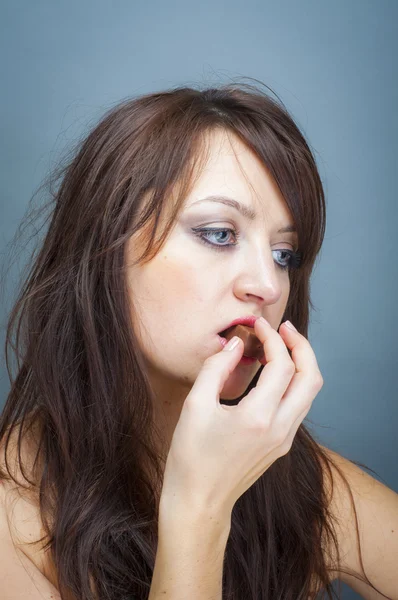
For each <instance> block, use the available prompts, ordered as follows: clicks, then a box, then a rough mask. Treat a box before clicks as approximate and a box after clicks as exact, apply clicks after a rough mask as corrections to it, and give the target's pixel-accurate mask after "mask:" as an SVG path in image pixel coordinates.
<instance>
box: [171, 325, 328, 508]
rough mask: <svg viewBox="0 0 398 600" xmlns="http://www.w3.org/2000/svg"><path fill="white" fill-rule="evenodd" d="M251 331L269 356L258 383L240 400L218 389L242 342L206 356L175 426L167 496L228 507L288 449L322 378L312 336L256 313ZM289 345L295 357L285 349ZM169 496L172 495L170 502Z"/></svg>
mask: <svg viewBox="0 0 398 600" xmlns="http://www.w3.org/2000/svg"><path fill="white" fill-rule="evenodd" d="M254 331H255V334H256V336H257V337H258V339H259V340H260V341H261V342H262V343H263V346H264V352H265V359H266V361H267V364H266V365H265V366H264V369H263V371H262V373H261V375H260V377H259V380H258V382H257V385H256V387H255V388H253V389H252V390H250V392H249V393H248V394H247V396H245V397H244V398H242V400H241V401H240V403H239V404H238V405H236V406H225V405H223V404H220V402H219V400H220V393H221V391H222V389H223V386H224V384H225V382H226V381H227V379H228V377H229V376H230V374H231V373H232V371H233V370H234V369H235V367H236V366H237V364H238V363H239V361H240V359H241V357H242V354H243V350H244V345H243V342H242V340H240V339H239V343H238V345H237V346H236V347H235V348H234V349H233V350H231V351H228V347H229V346H230V345H231V341H232V340H231V341H230V342H229V344H227V345H226V346H225V347H224V349H223V350H222V351H220V352H218V353H217V354H214V355H212V356H210V357H209V358H207V359H206V360H205V362H204V364H203V367H202V369H201V371H200V373H199V375H198V377H197V379H196V381H195V383H194V385H193V387H192V389H191V391H190V393H189V394H188V396H187V398H186V400H185V402H184V405H183V408H182V411H181V415H180V418H179V421H178V423H177V426H176V428H175V430H174V435H173V438H172V442H171V446H170V450H169V454H168V457H167V461H166V468H165V473H164V480H163V488H162V496H164V495H166V496H167V498H168V499H170V497H174V500H175V501H176V502H177V503H178V505H180V506H181V502H182V503H183V504H184V506H188V508H189V509H196V508H197V509H199V510H203V509H209V508H211V509H212V510H213V509H216V510H220V511H222V510H225V509H227V510H230V511H231V512H232V508H233V506H234V504H235V502H236V500H237V499H238V498H239V497H240V496H241V495H242V494H243V493H244V492H245V491H246V490H247V489H248V488H249V487H250V486H251V485H252V484H253V483H254V482H255V481H256V480H257V479H258V478H259V477H260V476H261V475H262V474H263V473H264V472H265V471H266V470H267V469H268V468H269V467H270V466H271V465H272V463H273V462H275V461H276V460H277V459H278V458H279V457H281V456H283V455H285V454H287V453H288V452H289V450H290V448H291V446H292V443H293V439H294V436H295V435H296V432H297V429H298V428H299V426H300V423H301V422H302V421H303V419H304V418H305V416H306V414H307V413H308V411H309V410H310V408H311V406H312V402H313V400H314V398H315V396H316V395H317V394H318V392H319V391H320V389H321V388H322V386H323V378H322V375H321V373H320V371H319V367H318V363H317V360H316V357H315V354H314V352H313V350H312V348H311V345H310V343H309V342H308V340H307V339H306V338H305V337H304V336H303V335H301V334H300V333H298V332H297V331H293V330H291V329H289V328H288V326H287V325H286V324H285V323H283V325H281V327H280V328H279V331H280V333H278V332H277V331H275V330H274V329H273V328H272V327H271V325H269V323H268V322H267V321H265V320H261V319H257V321H256V322H255V325H254ZM288 349H289V350H291V353H292V357H290V355H289V353H288ZM169 505H170V503H168V506H169Z"/></svg>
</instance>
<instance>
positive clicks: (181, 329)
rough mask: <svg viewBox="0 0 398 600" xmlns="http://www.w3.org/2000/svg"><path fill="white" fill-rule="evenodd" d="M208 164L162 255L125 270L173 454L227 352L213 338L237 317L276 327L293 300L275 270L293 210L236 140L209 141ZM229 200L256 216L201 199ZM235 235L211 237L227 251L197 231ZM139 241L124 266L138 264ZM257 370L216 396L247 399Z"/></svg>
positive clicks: (291, 238)
mask: <svg viewBox="0 0 398 600" xmlns="http://www.w3.org/2000/svg"><path fill="white" fill-rule="evenodd" d="M208 141H209V144H210V155H209V160H208V162H207V164H206V166H205V168H204V170H203V172H202V173H201V175H200V177H199V179H198V181H197V182H196V184H195V186H194V188H193V189H192V191H191V193H190V195H189V196H188V197H187V199H186V202H185V205H184V208H183V211H182V213H181V214H180V216H179V218H178V220H177V222H176V224H175V227H174V228H173V230H172V232H171V234H170V236H169V238H168V239H167V241H166V243H165V244H164V246H163V248H162V249H161V251H160V252H159V253H158V255H157V256H155V257H154V258H153V259H152V260H151V261H150V262H148V263H147V264H145V265H141V266H129V267H128V285H129V290H130V293H131V296H132V299H133V301H134V310H135V311H136V312H137V315H138V318H137V320H135V322H136V321H138V323H139V325H138V329H139V331H137V332H136V333H137V336H138V339H139V343H140V346H141V349H142V352H143V355H144V359H145V362H146V364H147V366H148V373H149V378H150V382H151V385H152V388H153V390H154V393H155V397H156V402H155V407H154V408H155V420H156V423H157V425H158V426H159V427H160V431H161V432H162V435H163V436H164V439H165V445H166V447H167V448H168V447H169V446H170V443H171V438H172V435H173V432H174V429H175V426H176V424H177V421H178V419H179V417H180V413H181V409H182V405H183V403H184V401H185V399H186V397H187V395H188V394H189V392H190V390H191V388H192V386H193V384H194V383H195V380H196V378H197V376H198V374H199V372H200V370H201V368H202V366H203V363H204V361H205V360H206V358H208V357H209V356H211V355H212V354H215V353H217V352H219V351H221V345H220V342H219V340H218V338H217V333H218V332H219V331H221V330H222V329H224V328H225V327H226V326H227V325H228V323H230V322H231V321H232V320H233V319H236V318H237V317H240V316H244V315H248V314H253V315H256V316H264V317H265V319H267V321H268V322H269V323H270V325H271V326H272V327H273V328H274V329H275V330H278V328H279V325H280V324H281V321H282V317H283V314H284V311H285V308H286V304H287V301H288V297H289V291H290V282H289V274H288V270H286V271H283V270H282V269H280V268H279V266H278V263H281V264H283V263H284V262H285V261H286V258H284V257H286V255H283V254H281V253H279V252H275V250H294V249H295V248H296V245H297V238H296V234H294V233H282V234H278V233H277V230H278V229H280V228H281V227H283V226H286V225H289V224H293V219H292V216H291V213H290V211H289V209H288V207H287V204H286V202H285V200H284V198H283V196H282V195H281V193H280V191H279V189H278V187H277V185H276V183H275V181H274V180H273V179H272V177H271V176H270V174H269V172H268V171H267V169H266V168H265V167H264V165H263V164H262V163H261V161H260V160H259V159H258V158H257V157H256V155H255V154H254V153H253V152H252V151H251V150H250V149H249V148H247V147H246V146H245V145H244V144H243V143H242V142H241V141H240V140H239V138H237V137H236V136H234V135H233V134H231V133H226V132H224V131H221V130H217V131H213V132H212V133H211V134H209V137H208ZM215 194H217V195H226V196H229V197H232V198H234V199H236V200H238V201H239V202H240V203H241V204H245V205H246V206H248V207H250V208H252V209H254V210H256V212H257V218H256V220H255V221H253V222H249V221H247V220H246V219H245V218H244V217H243V216H242V215H241V214H240V213H239V212H238V211H236V210H235V209H234V208H232V207H228V206H225V205H222V204H219V203H212V202H203V203H201V204H197V205H196V206H192V204H193V203H194V202H196V201H197V200H199V199H201V198H204V197H206V196H209V195H215ZM204 226H205V227H212V228H217V227H218V228H233V229H235V230H236V231H238V232H239V233H240V238H239V240H237V238H236V237H235V235H234V233H230V232H224V233H218V234H211V235H209V234H207V239H209V241H211V242H212V243H214V244H215V245H219V246H225V245H227V244H232V245H233V244H236V245H235V247H230V248H228V249H224V250H221V251H219V252H218V251H217V250H213V248H212V247H211V246H210V245H205V244H204V243H202V242H201V241H200V239H199V238H198V237H196V236H195V234H194V233H193V232H192V230H191V228H195V227H204ZM135 241H136V240H134V239H133V238H130V240H129V244H128V247H127V260H129V258H134V257H135V254H134V244H135ZM260 367H261V365H260V363H259V362H258V361H257V362H256V363H254V364H253V365H240V364H239V365H238V366H237V367H236V369H235V370H234V371H233V372H232V373H231V375H230V377H229V379H228V381H227V382H226V383H225V385H224V387H223V389H222V391H221V394H220V397H221V398H222V399H225V400H231V399H234V398H237V397H239V396H240V395H241V394H243V393H244V391H245V390H246V388H247V386H248V385H249V383H250V381H251V380H252V379H253V377H254V375H255V374H256V372H257V371H258V369H259V368H260Z"/></svg>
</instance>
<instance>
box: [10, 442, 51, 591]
mask: <svg viewBox="0 0 398 600" xmlns="http://www.w3.org/2000/svg"><path fill="white" fill-rule="evenodd" d="M16 437H17V432H16V431H15V432H13V433H12V436H11V438H10V443H9V445H8V448H7V460H8V464H9V468H10V471H11V473H12V475H13V476H14V477H15V478H16V480H17V482H18V483H16V482H14V481H13V480H12V479H8V480H7V479H0V545H1V548H2V549H3V548H4V549H6V550H7V551H5V552H2V556H5V557H7V558H6V560H7V564H5V562H4V560H3V559H2V570H3V571H4V574H3V573H2V577H7V580H9V583H8V586H9V587H8V589H9V590H11V588H12V590H13V593H14V596H12V595H11V591H10V597H16V591H15V590H16V589H17V588H16V587H15V586H18V585H24V586H26V585H34V588H35V590H37V587H38V589H40V591H41V593H42V594H43V596H40V597H43V598H47V597H48V598H57V597H58V596H57V595H55V593H58V592H57V589H56V574H55V570H54V568H53V566H52V561H51V559H50V556H49V553H48V552H47V553H46V552H45V551H44V550H43V549H42V546H43V543H44V542H45V536H44V529H43V525H42V520H41V517H40V510H39V502H38V495H37V493H35V492H34V490H33V489H31V488H29V486H28V484H27V482H26V481H25V480H24V478H23V476H22V473H21V470H20V468H19V460H18V456H17V452H16V448H17V446H16ZM32 449H33V448H32V441H31V440H26V441H25V440H24V441H23V443H22V446H21V457H22V460H23V462H24V465H26V467H27V474H28V476H31V474H32V470H31V466H32V464H33V456H32ZM0 467H1V469H2V470H6V469H5V441H4V440H0ZM25 485H26V488H25V487H24V486H25ZM40 540H42V541H40ZM26 577H29V581H25V579H26ZM22 582H23V584H22ZM24 590H25V588H24ZM25 592H26V590H25ZM33 593H37V591H36V592H33V588H32V596H29V597H32V598H34V597H35V596H34V595H33ZM25 596H27V593H25ZM21 597H22V596H21ZM6 598H7V596H6Z"/></svg>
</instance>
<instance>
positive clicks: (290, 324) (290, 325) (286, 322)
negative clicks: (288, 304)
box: [285, 321, 297, 331]
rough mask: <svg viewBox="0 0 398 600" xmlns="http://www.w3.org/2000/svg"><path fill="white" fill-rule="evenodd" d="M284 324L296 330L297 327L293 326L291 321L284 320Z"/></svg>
mask: <svg viewBox="0 0 398 600" xmlns="http://www.w3.org/2000/svg"><path fill="white" fill-rule="evenodd" d="M285 325H286V326H287V327H289V329H291V330H292V331H297V329H296V328H295V326H294V325H292V323H291V322H290V321H285Z"/></svg>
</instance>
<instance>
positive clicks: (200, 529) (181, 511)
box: [159, 494, 232, 542]
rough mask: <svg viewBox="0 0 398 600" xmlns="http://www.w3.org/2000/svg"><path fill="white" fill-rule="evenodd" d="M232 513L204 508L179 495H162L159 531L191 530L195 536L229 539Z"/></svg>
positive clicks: (220, 508)
mask: <svg viewBox="0 0 398 600" xmlns="http://www.w3.org/2000/svg"><path fill="white" fill-rule="evenodd" d="M231 515H232V512H231V511H230V510H228V509H225V508H224V507H219V506H216V507H214V506H211V505H207V506H204V505H203V504H202V503H198V502H193V501H190V500H189V499H187V498H182V497H178V496H177V495H173V496H170V495H167V494H162V495H161V497H160V502H159V530H160V529H163V530H167V531H168V532H170V531H171V530H173V529H174V528H177V531H178V530H185V531H187V530H190V531H192V532H193V533H194V534H197V535H202V534H203V535H204V536H206V537H209V536H210V537H211V538H213V539H214V538H219V539H220V540H225V542H226V540H227V539H228V536H229V533H230V530H231Z"/></svg>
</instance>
